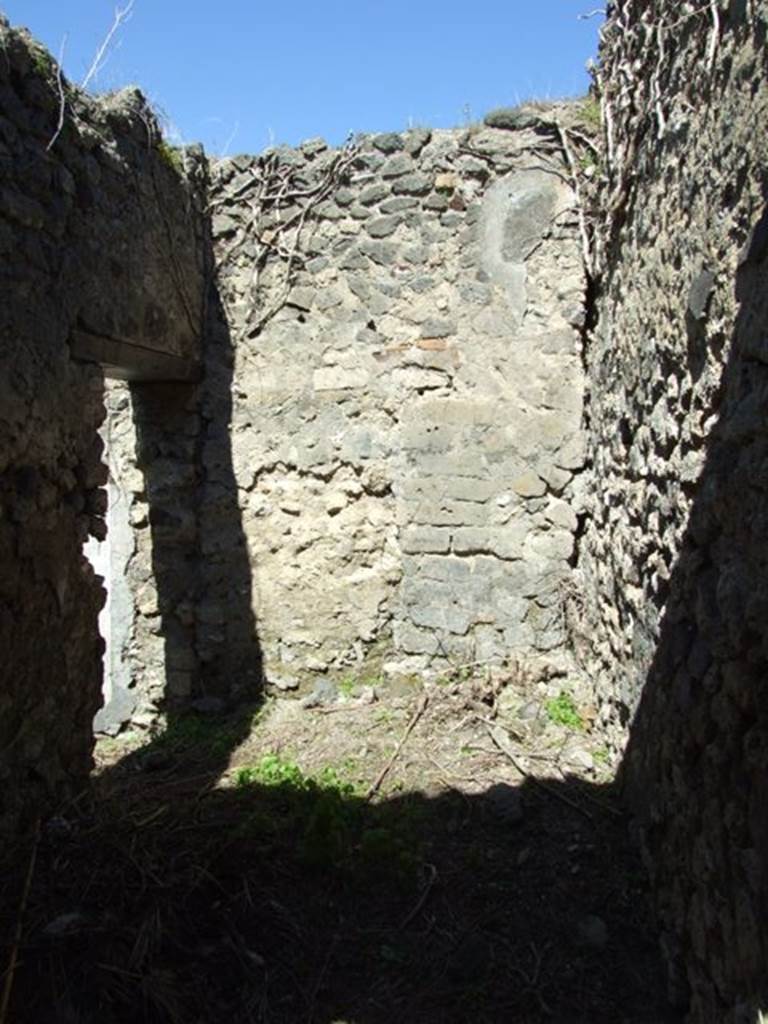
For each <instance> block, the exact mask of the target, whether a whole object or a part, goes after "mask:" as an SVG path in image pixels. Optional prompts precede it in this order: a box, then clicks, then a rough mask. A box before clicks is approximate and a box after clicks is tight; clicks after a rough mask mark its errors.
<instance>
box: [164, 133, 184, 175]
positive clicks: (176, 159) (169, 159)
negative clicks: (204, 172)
mask: <svg viewBox="0 0 768 1024" xmlns="http://www.w3.org/2000/svg"><path fill="white" fill-rule="evenodd" d="M157 152H158V153H159V154H160V159H161V160H162V161H163V163H164V164H165V165H166V166H167V167H170V169H171V170H172V171H173V172H174V173H175V174H183V173H184V157H183V155H182V152H181V150H180V149H178V148H177V147H176V146H172V145H171V144H170V143H169V142H166V140H165V139H160V140H159V142H158V143H157Z"/></svg>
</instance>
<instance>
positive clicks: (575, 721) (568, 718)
mask: <svg viewBox="0 0 768 1024" xmlns="http://www.w3.org/2000/svg"><path fill="white" fill-rule="evenodd" d="M544 710H545V711H546V713H547V717H548V718H549V720H550V722H554V724H555V725H563V726H565V727H566V728H567V729H583V728H584V722H583V721H582V718H581V715H580V714H579V712H578V710H577V709H576V705H575V703H574V701H573V697H572V696H571V695H570V693H566V692H565V690H561V691H560V693H559V694H558V695H557V697H553V698H552V699H551V700H548V701H547V702H546V703H545V705H544Z"/></svg>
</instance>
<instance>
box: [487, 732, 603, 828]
mask: <svg viewBox="0 0 768 1024" xmlns="http://www.w3.org/2000/svg"><path fill="white" fill-rule="evenodd" d="M487 729H488V735H489V736H490V737H491V739H492V740H493V742H494V743H495V744H496V746H497V747H498V748H499V750H500V751H501V752H502V754H504V755H505V756H506V757H507V758H509V760H510V761H511V762H512V764H513V765H514V767H515V768H516V769H517V771H518V772H520V774H521V775H522V776H523V778H524V779H526V780H527V781H528V782H532V783H533V784H534V785H536V786H538V787H539V789H542V790H543V791H544V792H545V793H549V795H550V796H553V797H555V799H556V800H560V801H561V802H562V803H564V804H567V805H568V807H571V808H573V810H574V811H578V812H579V814H583V815H584V817H585V818H589V820H590V821H592V820H593V818H592V815H591V814H590V813H589V811H588V810H587V809H586V808H585V807H582V806H581V805H580V804H577V803H576V801H575V800H571V799H570V797H567V796H565V794H564V793H560V792H558V790H556V789H554V788H553V787H552V786H548V785H547V784H546V782H543V781H542V780H541V779H537V778H536V776H535V775H531V773H530V772H529V771H528V770H527V769H525V768H523V766H522V765H521V764H520V761H519V759H518V757H517V755H516V754H515V751H514V750H513V749H512V744H511V743H510V742H509V736H507V734H506V732H505V731H504V730H503V729H502V728H501V726H498V725H489V726H487Z"/></svg>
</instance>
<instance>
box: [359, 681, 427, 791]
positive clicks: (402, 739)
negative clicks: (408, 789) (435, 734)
mask: <svg viewBox="0 0 768 1024" xmlns="http://www.w3.org/2000/svg"><path fill="white" fill-rule="evenodd" d="M427 704H429V694H428V693H424V694H423V695H422V698H421V701H420V702H419V706H418V707H417V708H416V710H415V712H414V713H413V715H412V716H411V720H410V722H409V723H408V725H407V726H406V727H405V732H404V733H403V735H402V736H401V737H400V740H399V742H398V744H397V746H396V747H395V749H394V750H393V751H392V756H391V757H390V759H389V760H388V761H387V763H386V764H385V765H384V767H383V768H382V769H381V771H380V772H379V774H378V775H377V776H376V779H375V780H374V782H372V783H371V785H370V786H369V787H368V792H367V793H366V794H365V798H366V800H370V799H371V797H373V796H375V795H376V793H377V792H378V790H379V788H380V786H381V784H382V782H383V781H384V779H385V778H386V777H387V775H388V774H389V772H390V769H391V768H392V765H393V764H394V763H395V761H396V760H397V759H398V757H399V756H400V751H401V750H402V749H403V747H404V746H405V742H406V740H407V739H408V737H409V736H410V735H411V733H412V732H413V730H414V729H415V727H416V725H417V723H418V721H419V719H420V718H421V716H422V715H423V714H424V712H425V711H426V710H427Z"/></svg>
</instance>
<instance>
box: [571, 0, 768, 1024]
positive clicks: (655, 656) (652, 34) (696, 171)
mask: <svg viewBox="0 0 768 1024" xmlns="http://www.w3.org/2000/svg"><path fill="white" fill-rule="evenodd" d="M767 28H768V11H767V10H766V6H765V4H763V3H758V4H751V3H748V2H747V3H745V2H731V3H727V2H719V3H713V4H704V3H685V4H679V3H673V2H660V0H655V2H653V3H650V4H649V3H646V2H643V3H639V2H634V0H621V2H618V3H614V4H612V5H611V10H610V16H609V19H608V22H607V25H606V27H605V29H604V30H603V36H604V41H603V47H602V54H601V67H600V70H599V74H598V80H599V83H600V87H601V90H602V94H603V95H602V99H603V124H604V128H605V135H606V137H605V140H604V142H605V144H604V168H603V169H604V171H605V177H604V182H603V187H602V191H601V193H600V195H599V196H598V197H597V201H598V203H599V209H598V215H599V216H600V218H601V222H600V225H599V232H598V240H599V242H600V243H601V244H600V248H599V258H600V261H601V264H602V269H603V274H602V280H601V287H600V291H599V296H598V301H597V309H596V316H597V326H596V328H595V330H594V331H593V333H592V337H591V341H590V345H589V349H588V355H587V370H588V378H589V438H590V444H589V459H590V462H591V464H592V470H591V477H590V487H589V489H588V490H589V494H590V496H591V497H590V502H589V518H588V525H587V529H586V532H585V536H584V539H583V542H582V546H581V557H580V561H579V568H580V572H581V574H582V579H583V594H582V599H581V603H580V604H579V602H576V606H574V612H575V613H576V614H575V615H574V616H573V619H574V622H575V623H577V624H580V627H581V628H580V629H578V630H577V631H576V632H577V633H578V635H579V636H578V638H579V643H578V647H579V650H580V652H581V655H582V657H583V659H584V661H585V663H586V664H587V665H588V666H589V669H590V671H591V673H592V675H593V678H594V679H595V683H596V689H597V694H598V699H599V701H600V703H601V706H602V718H603V722H604V724H605V725H606V726H607V727H608V728H610V729H613V730H614V736H615V739H616V742H617V744H621V743H622V742H623V739H624V731H625V728H626V726H627V724H628V723H629V722H630V720H631V728H630V731H629V746H628V749H627V753H626V757H625V761H624V766H623V777H624V781H625V784H626V787H627V791H628V794H629V796H630V798H631V801H632V804H633V807H634V809H635V811H636V813H637V815H638V822H639V826H640V834H641V837H642V839H643V842H644V845H645V849H646V852H647V854H648V865H649V869H650V871H651V875H652V877H653V880H654V884H655V886H656V891H657V896H658V907H659V915H660V919H661V923H662V927H663V929H664V946H665V950H666V953H667V955H668V959H669V963H670V970H671V982H672V989H673V994H674V995H675V997H676V998H677V999H678V1000H679V1001H680V1002H681V1003H685V1002H686V1001H687V1000H689V999H690V1000H691V1005H692V1012H691V1018H690V1019H691V1020H695V1021H697V1022H715V1021H717V1022H724V1021H737V1020H738V1021H747V1020H748V1021H750V1022H753V1021H754V1020H755V1019H756V1016H755V1011H756V1008H757V1007H758V1006H760V1007H762V1009H766V1007H768V991H767V990H766V971H765V965H766V963H768V931H767V930H766V925H765V921H766V911H768V874H767V871H766V865H768V816H767V813H766V807H767V806H768V805H767V804H766V801H765V786H766V781H768V780H767V778H766V765H768V702H767V701H766V691H765V675H766V669H767V668H768V664H767V663H766V657H767V655H768V630H767V628H766V621H767V620H766V616H765V614H764V612H765V608H766V603H767V602H768V590H767V589H766V572H765V569H766V544H765V517H766V497H765V488H766V483H767V479H768V478H767V477H766V465H768V462H767V461H766V460H767V459H768V433H767V432H766V415H765V414H766V394H768V375H767V371H766V363H768V356H767V355H766V351H767V350H766V338H767V337H768V305H767V304H766V303H767V299H766V296H768V288H767V287H766V286H767V285H768V271H767V270H766V261H765V257H766V251H767V249H766V239H767V238H768V229H767V227H766V225H767V224H768V215H767V214H766V206H765V203H766V197H768V165H767V164H766V161H765V148H764V138H765V132H766V129H767V128H768V92H767V91H766V89H765V82H766V73H767V72H768V67H767V66H766V54H767V53H768V51H767V50H766V29H767Z"/></svg>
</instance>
